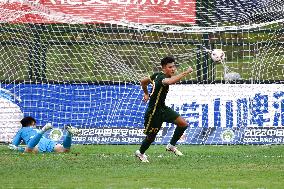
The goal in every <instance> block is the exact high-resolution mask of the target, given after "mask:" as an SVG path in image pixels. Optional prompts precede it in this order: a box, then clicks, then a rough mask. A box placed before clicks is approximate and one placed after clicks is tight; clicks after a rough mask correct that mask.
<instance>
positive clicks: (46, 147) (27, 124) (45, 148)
mask: <svg viewBox="0 0 284 189" xmlns="http://www.w3.org/2000/svg"><path fill="white" fill-rule="evenodd" d="M21 124H22V128H21V129H20V130H19V131H18V132H17V134H16V135H15V137H14V139H13V141H12V144H10V145H9V148H10V149H11V150H17V151H20V152H29V153H30V152H33V153H37V152H59V153H61V152H69V151H70V148H71V143H72V136H73V135H74V136H76V135H78V134H79V130H78V129H77V128H75V127H71V126H67V127H66V130H67V135H66V136H65V138H64V140H63V145H61V144H58V143H56V142H55V141H53V140H51V139H48V138H46V137H44V136H43V134H44V133H45V132H46V131H48V130H50V129H52V128H53V126H52V125H51V124H46V125H45V126H44V127H43V128H42V129H41V130H39V129H36V128H35V125H36V120H35V119H34V118H33V117H25V118H23V119H22V120H21ZM22 141H24V143H25V144H26V145H27V146H26V147H25V148H24V147H20V146H19V144H20V143H21V142H22Z"/></svg>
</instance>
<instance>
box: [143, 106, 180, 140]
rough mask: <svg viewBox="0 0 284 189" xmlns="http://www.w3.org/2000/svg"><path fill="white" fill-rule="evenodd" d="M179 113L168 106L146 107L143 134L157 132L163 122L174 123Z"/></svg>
mask: <svg viewBox="0 0 284 189" xmlns="http://www.w3.org/2000/svg"><path fill="white" fill-rule="evenodd" d="M179 116H180V115H179V114H178V113H177V112H176V111H174V110H173V109H171V108H170V107H167V106H163V107H157V108H156V109H153V108H148V109H147V110H146V113H145V116H144V127H145V130H144V134H146V135H147V134H157V133H158V132H159V130H160V129H161V127H162V124H163V122H167V123H174V121H175V120H176V119H177V118H178V117H179Z"/></svg>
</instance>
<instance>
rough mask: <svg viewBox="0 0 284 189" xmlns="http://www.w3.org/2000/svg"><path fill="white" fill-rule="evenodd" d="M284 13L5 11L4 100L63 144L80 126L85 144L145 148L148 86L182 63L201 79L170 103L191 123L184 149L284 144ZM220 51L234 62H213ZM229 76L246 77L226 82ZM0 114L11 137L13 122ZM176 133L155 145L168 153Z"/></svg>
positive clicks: (235, 7)
mask: <svg viewBox="0 0 284 189" xmlns="http://www.w3.org/2000/svg"><path fill="white" fill-rule="evenodd" d="M283 6H284V3H283V2H280V1H277V0H267V1H247V2H245V1H236V0H229V1H222V0H215V1H199V0H198V1H195V0H190V1H185V0H141V1H140V0H139V1H137V0H125V1H123V0H115V1H114V0H100V1H93V0H85V1H79V0H78V1H76V0H74V1H71V0H62V1H55V0H48V1H41V0H35V1H32V0H30V1H27V0H13V1H0V22H1V23H0V25H1V27H0V52H1V55H0V65H1V69H0V80H1V85H0V89H1V91H6V92H5V93H4V92H3V93H0V94H1V96H0V100H1V101H0V102H1V103H2V102H3V103H2V104H5V106H6V105H7V103H6V102H9V103H11V107H13V108H14V109H13V111H11V113H10V114H11V116H12V115H14V110H15V111H16V110H17V113H16V114H15V115H17V116H16V119H18V121H19V120H20V119H21V117H22V116H33V117H35V118H36V119H37V121H38V124H39V125H40V126H42V125H45V124H46V123H49V122H51V123H53V125H54V126H55V128H56V129H55V131H52V132H50V133H48V135H49V136H50V137H53V138H56V140H62V138H61V137H60V136H61V135H64V131H63V127H64V125H67V124H71V125H73V126H75V127H78V128H79V129H80V131H81V135H80V136H79V137H76V138H74V141H75V143H79V144H138V143H140V142H141V140H142V139H143V137H144V134H143V132H142V131H143V127H144V126H143V115H144V111H145V109H146V104H145V103H143V102H142V100H141V99H142V90H141V88H140V86H139V82H140V79H141V78H143V77H146V76H149V75H150V74H152V73H153V72H157V71H160V70H161V68H160V65H159V62H160V59H161V58H162V57H164V56H167V55H172V56H174V57H175V58H176V63H177V66H178V71H179V72H180V71H182V70H185V69H186V68H187V67H188V66H192V67H193V69H194V72H193V73H192V74H191V75H190V76H188V77H186V78H185V79H184V80H183V81H182V82H181V83H179V84H177V85H173V86H171V87H170V91H169V94H168V99H167V105H168V106H170V107H171V108H173V109H174V110H176V111H177V112H178V113H180V114H181V115H182V116H183V117H185V118H186V120H187V121H188V123H189V129H187V131H186V134H185V135H184V136H183V137H182V139H181V140H180V143H182V144H272V143H283V142H284V139H283V137H284V134H282V133H283V132H282V131H283V129H282V126H283V124H284V116H283V111H284V107H283V97H282V96H283V87H282V86H281V85H279V84H281V83H282V82H283V80H284V78H283V77H284V76H283V65H284V64H283V62H284V60H283V58H284V51H283V39H284V37H283V19H284V15H283V11H281V7H282V8H283ZM279 7H280V8H279ZM271 10H273V12H272V11H271ZM282 10H283V9H282ZM213 49H222V50H223V51H224V52H225V56H226V58H225V62H224V64H221V63H215V62H213V61H212V60H211V59H210V50H213ZM230 73H231V74H232V73H238V74H239V75H240V78H238V79H237V80H231V81H228V80H226V79H225V78H226V77H225V76H226V74H230ZM1 91H0V92H1ZM7 91H8V93H7ZM15 97H19V99H21V100H20V101H19V100H17V99H15ZM12 104H13V105H12ZM7 106H10V105H7ZM4 108H5V107H4ZM0 114H1V115H0V117H1V118H4V119H3V120H4V121H3V124H2V126H1V128H0V129H2V130H3V132H2V134H3V133H4V132H5V133H7V131H6V130H7V128H10V125H9V124H10V122H13V124H14V123H15V120H14V118H13V119H10V118H9V119H8V117H9V116H6V114H5V112H4V113H3V112H0ZM11 116H10V117H11ZM5 118H7V119H5ZM15 128H16V127H15ZM173 128H174V125H172V124H164V127H163V129H161V132H160V133H159V135H158V137H157V140H156V143H157V144H165V143H167V142H168V141H169V140H170V137H171V134H172V131H173ZM2 130H1V131H2ZM13 130H16V129H13ZM14 132H15V131H14ZM4 135H5V134H4ZM4 135H3V136H4ZM10 135H11V134H10ZM59 135H60V136H59ZM5 136H6V135H5ZM10 138H11V137H10ZM10 138H9V139H8V138H7V137H6V138H4V137H2V138H1V136H0V140H2V141H1V142H9V141H10Z"/></svg>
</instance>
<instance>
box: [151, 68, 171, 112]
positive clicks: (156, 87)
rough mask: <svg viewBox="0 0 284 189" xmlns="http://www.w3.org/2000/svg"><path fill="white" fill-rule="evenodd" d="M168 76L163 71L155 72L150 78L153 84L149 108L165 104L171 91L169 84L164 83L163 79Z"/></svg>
mask: <svg viewBox="0 0 284 189" xmlns="http://www.w3.org/2000/svg"><path fill="white" fill-rule="evenodd" d="M165 78H166V75H165V74H164V73H163V72H159V73H154V74H153V75H151V77H150V79H151V82H152V85H153V88H152V92H151V94H150V101H149V108H154V109H155V108H157V107H162V106H165V100H166V97H167V94H168V91H169V86H168V85H163V83H162V81H163V79H165Z"/></svg>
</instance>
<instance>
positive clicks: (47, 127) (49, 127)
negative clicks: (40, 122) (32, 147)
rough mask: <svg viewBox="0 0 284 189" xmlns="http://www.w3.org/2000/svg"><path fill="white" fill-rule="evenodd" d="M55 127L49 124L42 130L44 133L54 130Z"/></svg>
mask: <svg viewBox="0 0 284 189" xmlns="http://www.w3.org/2000/svg"><path fill="white" fill-rule="evenodd" d="M52 128H53V126H52V125H51V123H47V124H46V125H45V126H43V128H42V129H41V130H42V131H43V132H46V131H48V130H49V129H52Z"/></svg>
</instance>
